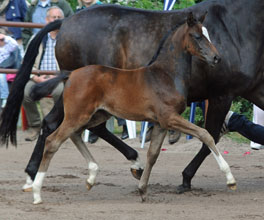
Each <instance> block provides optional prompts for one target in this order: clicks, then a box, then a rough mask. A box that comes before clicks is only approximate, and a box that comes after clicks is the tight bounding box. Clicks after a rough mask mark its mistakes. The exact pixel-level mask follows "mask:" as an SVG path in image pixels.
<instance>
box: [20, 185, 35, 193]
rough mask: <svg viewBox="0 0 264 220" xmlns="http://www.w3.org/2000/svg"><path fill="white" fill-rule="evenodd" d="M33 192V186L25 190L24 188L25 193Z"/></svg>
mask: <svg viewBox="0 0 264 220" xmlns="http://www.w3.org/2000/svg"><path fill="white" fill-rule="evenodd" d="M32 190H33V188H32V186H31V187H28V188H24V187H23V188H22V191H23V192H32Z"/></svg>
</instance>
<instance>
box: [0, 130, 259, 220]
mask: <svg viewBox="0 0 264 220" xmlns="http://www.w3.org/2000/svg"><path fill="white" fill-rule="evenodd" d="M24 136H25V133H24V132H22V131H19V133H18V143H19V145H18V147H17V148H15V147H12V146H10V147H9V148H8V149H6V148H5V147H2V148H0V161H1V163H0V172H1V175H0V220H9V219H10V220H16V219H19V220H21V219H26V220H31V219H34V220H42V219H50V220H53V219H89V220H93V219H96V220H100V219H109V220H113V219H117V220H120V219H121V220H123V219H144V220H145V219H185V220H188V219H190V220H194V219H199V220H200V219H201V220H207V219H208V220H209V219H210V220H216V219H225V220H228V219H232V220H236V219H242V220H245V219H256V220H257V219H264V206H263V204H264V164H263V158H264V150H262V151H252V150H250V149H249V146H248V145H247V144H238V143H235V142H232V141H231V140H230V139H228V138H223V139H222V140H221V142H220V143H219V144H218V145H217V146H218V147H219V149H220V151H221V152H222V153H224V152H225V154H223V155H224V158H225V159H226V160H227V162H228V163H229V165H230V166H231V169H232V172H233V174H234V176H235V178H236V180H237V183H238V188H237V190H236V191H230V190H228V189H227V187H226V185H225V182H226V179H225V176H224V175H223V174H222V173H221V171H220V170H219V168H218V165H217V164H216V161H215V160H214V158H213V156H209V157H208V158H207V159H206V161H205V163H204V164H203V165H202V166H201V168H200V169H199V171H198V172H197V174H196V176H195V178H194V179H193V182H192V184H193V191H192V192H188V193H185V194H181V195H178V194H176V190H175V189H176V187H177V186H178V185H179V184H180V183H181V180H182V179H181V172H182V170H183V169H184V167H185V166H186V165H187V163H188V162H189V161H190V160H191V159H192V158H193V156H194V155H195V154H196V152H197V151H198V150H199V149H200V147H201V143H200V142H199V141H198V140H197V139H193V140H190V141H186V140H185V138H184V137H182V138H181V139H180V141H179V142H178V143H177V144H174V145H172V146H171V145H169V144H168V142H167V140H165V143H164V145H163V151H162V152H161V154H160V156H159V158H158V161H157V163H156V165H155V167H154V169H153V171H152V175H151V178H150V181H149V188H148V201H147V202H145V203H142V202H141V198H140V196H139V194H138V192H137V184H138V181H137V180H136V179H134V178H133V177H132V175H131V174H130V162H128V161H127V160H126V159H125V158H124V157H123V156H122V155H121V154H120V153H119V152H117V151H116V150H115V149H114V148H112V147H111V146H110V145H109V144H107V143H106V142H104V141H102V140H99V141H98V142H97V143H96V144H93V145H89V149H90V151H91V152H92V153H93V155H94V156H95V158H96V160H97V162H98V163H99V166H100V172H99V174H98V177H97V184H96V185H95V186H94V187H93V188H92V190H91V191H87V190H86V186H85V178H86V177H87V169H86V166H87V165H86V164H85V160H84V159H83V158H82V157H81V155H80V153H79V152H78V151H77V150H76V148H75V147H74V146H73V144H72V143H71V142H70V141H67V142H66V143H65V144H64V145H63V146H62V147H61V149H60V150H59V151H58V152H57V154H56V155H55V157H54V158H53V160H52V162H51V165H50V168H49V171H48V173H47V177H46V179H45V181H44V187H43V191H42V199H43V202H44V203H43V204H41V205H33V204H32V201H33V198H32V194H31V193H25V192H22V190H21V187H22V185H23V184H24V183H25V173H24V168H25V166H26V164H27V162H28V159H29V157H30V155H31V152H32V149H33V147H34V144H35V142H34V143H30V142H25V141H24ZM126 143H128V144H129V145H130V146H132V147H134V148H135V149H137V150H138V151H139V153H140V156H141V159H142V160H143V161H145V159H146V152H147V149H148V147H147V146H146V147H145V148H144V149H140V144H139V140H138V139H133V140H126ZM246 152H249V153H246ZM245 153H246V154H245Z"/></svg>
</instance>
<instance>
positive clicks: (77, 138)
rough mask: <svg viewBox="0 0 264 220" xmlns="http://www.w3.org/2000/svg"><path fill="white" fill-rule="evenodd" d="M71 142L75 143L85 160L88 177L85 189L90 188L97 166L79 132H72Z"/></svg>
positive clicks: (93, 181)
mask: <svg viewBox="0 0 264 220" xmlns="http://www.w3.org/2000/svg"><path fill="white" fill-rule="evenodd" d="M71 140H72V142H73V143H74V144H75V145H76V147H77V149H78V150H79V151H80V153H81V154H82V156H83V157H84V159H85V160H86V162H87V164H88V172H89V177H88V179H87V180H86V186H87V189H88V190H90V189H91V188H92V187H93V185H94V183H95V178H96V175H97V173H98V170H99V167H98V165H97V163H96V162H95V160H94V158H93V156H92V154H91V153H90V151H89V150H88V148H87V146H86V144H85V143H84V142H83V140H82V137H81V133H78V134H77V133H73V134H72V136H71Z"/></svg>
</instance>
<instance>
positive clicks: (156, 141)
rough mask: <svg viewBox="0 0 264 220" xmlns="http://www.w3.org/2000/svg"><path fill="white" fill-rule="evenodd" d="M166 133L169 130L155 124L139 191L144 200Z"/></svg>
mask: <svg viewBox="0 0 264 220" xmlns="http://www.w3.org/2000/svg"><path fill="white" fill-rule="evenodd" d="M166 133H167V130H165V129H162V128H161V127H160V126H159V124H155V126H154V128H153V131H152V134H151V142H150V146H149V149H148V153H147V162H146V167H145V169H144V171H143V174H142V176H141V178H140V181H139V185H138V189H139V193H140V195H141V199H142V201H143V202H144V201H145V200H146V193H147V184H148V181H149V177H150V173H151V170H152V167H153V166H154V164H155V162H156V160H157V158H158V156H159V153H160V148H161V145H162V143H163V141H164V138H165V136H166Z"/></svg>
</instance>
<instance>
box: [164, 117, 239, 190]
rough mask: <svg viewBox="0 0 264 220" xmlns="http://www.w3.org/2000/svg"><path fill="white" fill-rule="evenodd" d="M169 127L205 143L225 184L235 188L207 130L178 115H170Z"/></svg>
mask: <svg viewBox="0 0 264 220" xmlns="http://www.w3.org/2000/svg"><path fill="white" fill-rule="evenodd" d="M168 127H169V129H178V130H180V131H182V132H183V133H186V134H190V135H192V136H194V137H197V138H199V139H200V140H201V141H202V142H203V143H204V144H206V145H207V146H208V147H209V149H210V150H211V152H212V153H213V155H214V157H215V159H216V161H217V163H218V165H219V167H220V170H221V171H223V172H224V173H225V175H226V178H227V186H228V187H229V188H230V189H233V190H235V189H236V181H235V179H234V177H233V175H232V173H231V170H230V167H229V165H228V163H227V162H226V161H225V160H224V158H223V157H222V155H221V154H220V152H219V150H218V148H217V147H216V146H215V142H214V139H213V137H212V136H211V135H210V134H209V133H208V131H207V130H205V129H203V128H200V127H199V126H196V125H195V124H192V123H190V122H188V121H187V120H185V119H184V118H182V117H181V116H180V115H176V116H172V117H170V119H169V120H168Z"/></svg>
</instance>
